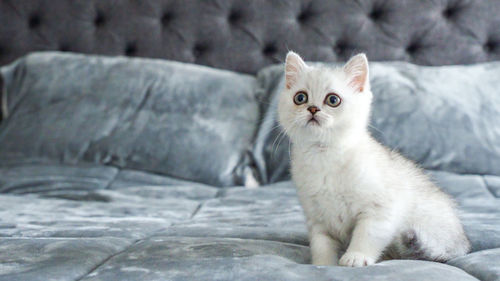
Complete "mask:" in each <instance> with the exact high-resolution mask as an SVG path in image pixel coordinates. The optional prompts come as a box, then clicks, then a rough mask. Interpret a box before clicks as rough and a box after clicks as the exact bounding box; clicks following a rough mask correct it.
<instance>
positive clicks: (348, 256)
mask: <svg viewBox="0 0 500 281" xmlns="http://www.w3.org/2000/svg"><path fill="white" fill-rule="evenodd" d="M394 229H395V227H394V226H393V225H392V224H391V223H390V222H387V221H385V222H384V221H380V220H374V219H366V218H365V219H362V220H360V221H358V222H357V223H356V226H355V228H354V231H353V233H352V238H351V242H350V244H349V247H348V248H347V251H346V252H345V254H344V255H343V256H342V258H341V259H340V261H339V264H340V265H343V266H366V265H371V264H373V263H375V262H376V261H377V259H378V258H379V257H380V255H381V254H382V251H383V250H384V249H385V248H386V247H387V246H388V245H389V243H390V242H391V241H392V237H393V233H394Z"/></svg>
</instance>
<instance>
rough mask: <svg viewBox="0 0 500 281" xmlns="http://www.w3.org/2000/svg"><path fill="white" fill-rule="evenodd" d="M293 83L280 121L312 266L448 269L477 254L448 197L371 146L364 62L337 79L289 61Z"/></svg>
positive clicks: (411, 167) (357, 59)
mask: <svg viewBox="0 0 500 281" xmlns="http://www.w3.org/2000/svg"><path fill="white" fill-rule="evenodd" d="M285 76H286V85H285V89H284V90H283V92H282V94H281V97H280V101H279V108H278V112H279V120H280V123H281V125H282V127H283V129H284V130H285V132H286V133H287V135H288V136H289V137H290V139H291V141H292V151H291V156H292V163H291V167H292V168H291V173H292V178H293V181H294V183H295V185H296V187H297V193H298V196H299V199H300V202H301V204H302V207H303V209H304V211H305V215H306V219H307V226H308V230H309V239H310V246H311V252H312V262H313V264H315V265H336V264H340V265H343V266H366V265H370V264H373V263H375V262H377V261H378V260H380V259H386V258H410V259H428V260H435V261H446V260H449V259H451V258H453V257H457V256H460V255H464V254H466V253H467V252H468V251H469V248H470V245H469V241H468V239H467V237H466V236H465V233H464V230H463V227H462V225H461V223H460V221H459V219H458V217H457V214H456V211H455V206H454V202H453V201H452V200H451V199H450V198H449V196H447V195H446V194H445V193H443V192H442V191H440V190H439V188H437V187H436V186H435V185H434V184H433V183H432V182H431V181H430V180H429V179H428V177H427V176H426V175H425V174H424V173H423V172H422V171H421V169H419V168H418V167H417V166H416V165H415V164H414V163H412V162H411V161H409V160H407V159H405V158H404V157H402V156H401V155H400V154H398V153H397V152H395V151H391V150H389V149H387V148H386V147H384V146H382V145H381V144H379V143H378V142H377V141H375V140H374V139H373V138H372V137H371V136H370V134H369V132H368V130H367V126H368V121H369V116H370V107H371V101H372V93H371V91H370V83H369V78H368V77H369V75H368V61H367V59H366V56H365V55H364V54H359V55H357V56H354V57H353V58H351V60H350V61H349V62H347V64H346V65H345V66H344V67H343V68H337V69H330V68H321V67H311V66H308V65H306V63H304V61H303V60H302V59H301V58H300V57H299V56H298V55H297V54H295V53H293V52H289V53H288V55H287V58H286V63H285ZM299 91H304V92H305V93H307V95H308V101H307V103H305V104H301V105H296V104H295V103H294V101H293V99H294V96H295V94H296V93H297V92H299ZM329 93H336V94H337V95H339V96H340V97H341V103H340V105H339V106H338V107H331V106H329V105H327V104H325V97H326V95H327V94H329ZM310 106H316V107H318V108H319V110H320V111H318V112H316V114H314V118H315V119H316V120H317V121H316V122H311V121H310V120H311V118H312V116H313V114H312V113H311V112H310V111H308V107H310ZM339 258H340V259H339Z"/></svg>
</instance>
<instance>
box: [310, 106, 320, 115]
mask: <svg viewBox="0 0 500 281" xmlns="http://www.w3.org/2000/svg"><path fill="white" fill-rule="evenodd" d="M307 110H309V112H311V113H312V115H314V114H316V112H318V111H320V109H319V108H318V107H317V106H314V105H312V106H309V107H308V108H307Z"/></svg>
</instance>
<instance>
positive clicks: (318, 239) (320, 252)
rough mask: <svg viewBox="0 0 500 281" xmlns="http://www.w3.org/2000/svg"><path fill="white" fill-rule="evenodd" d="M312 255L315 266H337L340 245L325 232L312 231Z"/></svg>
mask: <svg viewBox="0 0 500 281" xmlns="http://www.w3.org/2000/svg"><path fill="white" fill-rule="evenodd" d="M310 246H311V255H312V264H314V265H337V264H338V260H339V256H338V252H339V249H340V243H339V242H338V241H337V240H335V239H333V238H332V237H331V236H330V235H329V234H328V233H326V232H325V231H320V230H317V229H313V230H312V231H311V243H310Z"/></svg>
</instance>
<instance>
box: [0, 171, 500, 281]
mask: <svg viewBox="0 0 500 281" xmlns="http://www.w3.org/2000/svg"><path fill="white" fill-rule="evenodd" d="M430 174H431V175H432V176H433V178H434V179H435V180H436V181H437V182H438V183H439V184H440V185H441V186H442V187H443V188H444V189H445V191H447V192H449V193H451V194H452V195H453V196H454V197H455V198H456V199H457V201H458V203H459V206H460V212H461V218H462V220H463V222H464V224H465V229H466V231H467V235H468V236H469V238H470V239H471V242H472V245H473V252H472V253H471V254H469V255H467V256H464V257H461V258H457V259H454V260H452V261H450V262H448V264H440V263H435V262H428V261H408V260H393V261H384V262H381V263H379V264H376V265H374V266H370V267H366V268H344V267H325V266H313V265H310V264H308V263H309V261H310V253H309V248H308V242H307V233H306V229H305V223H304V217H303V214H302V210H301V208H300V205H299V203H298V201H297V198H296V195H295V189H294V188H293V186H292V184H291V182H289V181H284V182H279V183H275V184H271V185H268V186H264V187H261V188H258V189H248V188H244V187H229V188H224V189H220V188H216V187H211V186H208V185H203V184H198V183H192V182H188V181H180V180H176V179H172V178H168V177H162V176H158V175H154V174H148V173H145V172H139V171H134V170H119V169H116V168H112V167H106V166H94V165H84V166H58V165H43V166H42V165H39V166H37V165H21V166H18V167H14V168H9V169H4V168H2V169H0V181H1V186H2V188H3V190H2V191H3V192H8V191H9V190H10V191H11V193H10V194H8V195H1V196H0V236H1V239H0V280H187V279H189V280H204V279H213V280H433V281H434V280H476V279H480V280H499V279H500V262H499V261H500V204H499V202H500V200H499V199H498V196H500V177H493V176H478V175H457V174H453V173H449V172H431V173H430ZM32 186H38V187H39V188H38V189H37V190H36V192H35V193H33V190H30V188H31V187H32ZM24 193H29V194H24Z"/></svg>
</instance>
